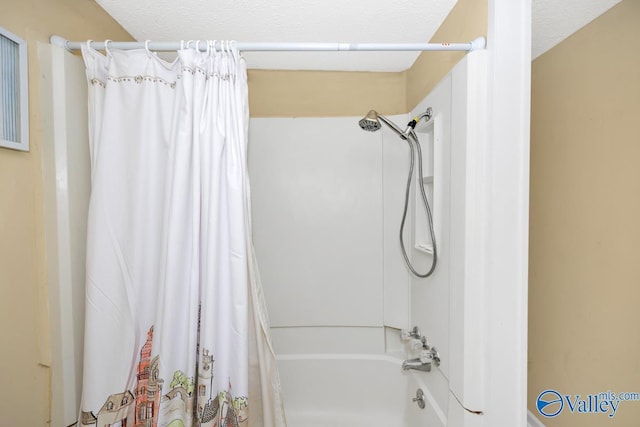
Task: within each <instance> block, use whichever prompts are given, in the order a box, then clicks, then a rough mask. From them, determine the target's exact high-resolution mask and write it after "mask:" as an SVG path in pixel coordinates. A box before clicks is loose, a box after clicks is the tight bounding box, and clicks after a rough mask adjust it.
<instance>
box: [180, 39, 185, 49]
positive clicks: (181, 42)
mask: <svg viewBox="0 0 640 427" xmlns="http://www.w3.org/2000/svg"><path fill="white" fill-rule="evenodd" d="M180 50H184V40H180Z"/></svg>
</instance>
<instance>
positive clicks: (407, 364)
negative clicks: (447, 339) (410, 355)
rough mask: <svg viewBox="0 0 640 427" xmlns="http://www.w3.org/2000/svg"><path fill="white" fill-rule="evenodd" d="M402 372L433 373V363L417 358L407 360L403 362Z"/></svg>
mask: <svg viewBox="0 0 640 427" xmlns="http://www.w3.org/2000/svg"><path fill="white" fill-rule="evenodd" d="M402 370H403V371H422V372H431V361H430V360H427V361H424V362H423V359H422V358H421V357H416V358H415V359H407V360H405V361H404V362H402Z"/></svg>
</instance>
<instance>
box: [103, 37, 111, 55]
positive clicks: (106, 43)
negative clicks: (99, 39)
mask: <svg viewBox="0 0 640 427" xmlns="http://www.w3.org/2000/svg"><path fill="white" fill-rule="evenodd" d="M110 42H111V40H109V39H107V40H105V41H104V51H105V52H106V53H107V56H111V51H110V50H109V43H110Z"/></svg>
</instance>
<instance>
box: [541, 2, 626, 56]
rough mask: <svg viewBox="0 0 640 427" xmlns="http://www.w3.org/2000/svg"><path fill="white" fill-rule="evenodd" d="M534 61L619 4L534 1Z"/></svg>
mask: <svg viewBox="0 0 640 427" xmlns="http://www.w3.org/2000/svg"><path fill="white" fill-rule="evenodd" d="M532 2H533V10H532V13H531V14H532V17H531V21H532V22H531V32H532V37H531V38H532V46H531V57H532V58H534V59H535V58H537V57H538V56H540V55H542V54H543V53H545V52H546V51H547V50H549V49H551V48H552V47H554V46H555V45H557V44H558V43H560V42H561V41H562V40H564V39H565V38H567V37H568V36H570V35H571V34H573V33H575V32H576V31H578V30H579V29H580V28H582V27H584V26H585V25H586V24H588V23H589V22H591V21H593V20H594V19H595V18H597V17H598V16H600V15H602V14H603V13H604V12H606V11H607V10H609V9H610V8H611V7H613V6H615V5H616V4H617V3H619V2H620V0H532Z"/></svg>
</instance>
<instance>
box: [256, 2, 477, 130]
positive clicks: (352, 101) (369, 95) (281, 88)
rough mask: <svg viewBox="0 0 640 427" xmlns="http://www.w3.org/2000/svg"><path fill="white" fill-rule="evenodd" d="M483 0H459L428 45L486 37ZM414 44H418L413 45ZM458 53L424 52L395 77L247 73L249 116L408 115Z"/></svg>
mask: <svg viewBox="0 0 640 427" xmlns="http://www.w3.org/2000/svg"><path fill="white" fill-rule="evenodd" d="M487 4H488V1H487V0H458V3H457V4H456V6H455V7H454V8H453V10H452V11H451V12H450V13H449V15H448V16H447V18H446V19H445V20H444V21H443V23H442V25H441V26H440V29H439V30H438V31H437V32H436V34H435V35H434V36H433V38H432V39H431V40H430V41H431V42H433V43H440V42H459V43H466V42H469V41H471V40H473V39H475V38H476V37H478V36H485V37H486V34H487V17H488V7H487ZM418 41H419V40H418ZM463 56H464V53H463V52H423V53H422V54H421V55H420V56H419V57H418V59H417V60H416V62H415V63H414V64H413V66H412V67H411V68H410V69H409V70H406V71H402V72H398V73H357V72H331V71H324V72H323V71H262V70H250V71H249V104H250V105H249V108H250V110H251V116H252V117H325V116H360V115H362V116H364V114H366V113H367V112H368V111H369V110H371V109H375V110H376V111H379V112H380V113H381V114H385V115H392V114H403V113H407V112H409V111H411V110H412V109H413V108H414V107H415V106H416V105H417V104H418V102H420V101H421V100H422V99H423V98H424V97H425V96H427V95H428V94H429V92H431V90H432V89H433V88H434V87H435V85H436V84H438V82H440V80H441V79H442V78H443V77H444V76H445V75H447V73H448V72H449V71H450V70H451V69H452V68H453V66H454V65H455V64H456V63H457V62H458V61H460V59H462V57H463Z"/></svg>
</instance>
